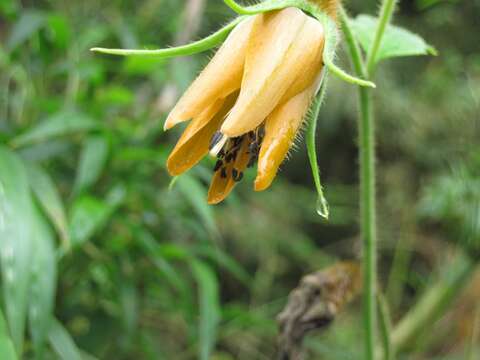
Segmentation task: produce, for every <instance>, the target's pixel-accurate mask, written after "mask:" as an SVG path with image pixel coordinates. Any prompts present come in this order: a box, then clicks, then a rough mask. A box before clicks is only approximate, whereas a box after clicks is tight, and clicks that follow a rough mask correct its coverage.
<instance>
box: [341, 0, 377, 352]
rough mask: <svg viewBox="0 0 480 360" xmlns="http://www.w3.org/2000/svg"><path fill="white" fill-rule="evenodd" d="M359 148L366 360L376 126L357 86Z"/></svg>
mask: <svg viewBox="0 0 480 360" xmlns="http://www.w3.org/2000/svg"><path fill="white" fill-rule="evenodd" d="M340 19H341V23H342V27H343V31H344V34H345V40H346V43H347V46H348V50H349V52H350V57H351V59H352V63H353V67H354V70H355V72H356V73H357V75H358V76H362V77H366V76H365V75H368V73H366V71H365V65H364V62H363V60H362V55H361V53H360V48H359V46H358V43H357V41H356V39H355V37H354V36H353V33H352V31H351V27H350V25H349V21H348V17H347V15H346V14H345V11H344V10H343V9H340ZM358 90H359V108H360V117H359V123H358V128H359V147H360V150H359V151H360V216H361V221H360V231H361V235H362V241H363V284H364V285H363V286H364V289H363V318H364V320H363V321H364V329H365V359H367V360H373V359H374V357H375V324H376V299H375V294H376V288H375V287H376V281H377V280H376V273H377V269H376V267H377V266H376V251H377V249H376V228H375V225H376V223H375V217H376V214H375V209H376V208H375V123H374V120H373V113H372V105H371V104H372V101H371V90H370V89H368V88H365V87H359V88H358Z"/></svg>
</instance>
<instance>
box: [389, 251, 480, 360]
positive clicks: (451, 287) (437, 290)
mask: <svg viewBox="0 0 480 360" xmlns="http://www.w3.org/2000/svg"><path fill="white" fill-rule="evenodd" d="M475 265H476V263H475V262H474V261H473V260H472V259H470V258H467V257H464V256H462V257H460V258H459V259H457V260H456V262H455V264H454V265H453V266H449V267H448V273H447V274H446V275H445V278H444V279H441V280H440V281H438V282H437V283H436V284H435V285H434V286H433V287H432V288H430V289H429V290H428V291H427V292H426V293H425V294H424V295H423V296H422V298H421V299H420V300H419V301H418V302H417V304H416V305H415V306H414V307H413V308H412V309H411V310H410V311H409V312H408V314H407V315H405V317H404V318H403V319H402V320H401V321H400V323H399V324H398V325H397V326H396V327H395V328H394V330H393V331H392V344H393V348H394V350H395V351H397V352H398V351H401V350H403V349H405V347H406V346H407V345H408V344H409V342H410V341H411V340H412V339H413V338H414V337H415V336H417V335H418V334H419V333H420V332H421V330H422V329H425V328H426V327H427V326H431V324H432V323H433V322H435V321H436V320H437V319H438V318H439V317H440V316H441V315H442V314H443V313H444V311H445V309H446V308H447V307H448V306H449V305H450V304H451V303H452V301H453V300H454V299H455V297H456V295H458V293H459V291H460V290H461V289H462V288H463V287H464V286H465V285H466V284H467V282H468V281H469V280H470V279H471V275H472V274H473V272H474V271H475V269H476V266H475Z"/></svg>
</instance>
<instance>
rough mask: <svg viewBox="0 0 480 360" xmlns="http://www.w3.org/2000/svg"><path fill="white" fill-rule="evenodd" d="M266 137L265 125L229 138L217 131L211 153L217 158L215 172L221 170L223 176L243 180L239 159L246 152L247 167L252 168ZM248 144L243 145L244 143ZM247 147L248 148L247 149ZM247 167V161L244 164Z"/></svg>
mask: <svg viewBox="0 0 480 360" xmlns="http://www.w3.org/2000/svg"><path fill="white" fill-rule="evenodd" d="M264 137H265V127H264V126H263V124H262V125H260V126H259V127H257V128H256V129H255V130H254V131H250V132H248V133H246V134H245V135H242V136H238V137H233V138H229V137H228V136H226V135H224V134H222V133H221V132H220V131H217V132H215V134H213V136H212V138H211V140H210V147H209V150H210V155H212V156H214V157H216V158H217V162H216V163H215V167H214V168H213V171H214V172H217V171H220V176H221V177H222V178H224V179H225V178H227V177H230V176H231V177H232V179H233V180H234V181H235V182H238V181H240V180H242V178H243V170H244V169H242V168H241V166H236V165H237V163H238V161H237V159H238V158H239V157H240V156H242V155H243V154H241V152H245V154H246V156H248V162H247V164H246V167H247V168H251V167H253V166H254V165H255V163H256V162H257V161H258V155H259V153H260V147H261V145H262V141H263V138H264ZM245 142H246V144H247V145H248V146H246V147H245V146H242V145H243V144H244V143H245ZM245 149H246V150H245ZM243 167H245V163H244V165H243Z"/></svg>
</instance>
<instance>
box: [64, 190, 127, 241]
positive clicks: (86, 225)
mask: <svg viewBox="0 0 480 360" xmlns="http://www.w3.org/2000/svg"><path fill="white" fill-rule="evenodd" d="M124 196H125V193H124V190H123V188H121V187H118V186H117V187H114V188H113V189H112V190H111V191H110V192H109V193H108V194H107V196H106V198H105V200H100V199H98V198H95V197H92V196H87V195H85V196H82V197H80V198H78V199H76V200H75V202H74V203H73V205H72V209H71V211H70V217H69V228H70V238H71V240H72V245H74V246H80V245H82V244H83V243H84V242H85V241H87V240H89V239H90V237H92V236H93V235H94V234H95V232H97V231H98V230H100V229H101V228H102V227H103V226H104V225H105V224H106V222H107V221H108V220H109V219H110V217H111V216H112V214H113V213H114V211H115V210H116V209H117V207H118V206H119V205H120V203H121V202H122V201H123V198H124Z"/></svg>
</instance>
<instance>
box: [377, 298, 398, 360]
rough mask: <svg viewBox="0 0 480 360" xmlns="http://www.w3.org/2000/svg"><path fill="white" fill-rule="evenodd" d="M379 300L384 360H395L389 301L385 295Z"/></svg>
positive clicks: (379, 319)
mask: <svg viewBox="0 0 480 360" xmlns="http://www.w3.org/2000/svg"><path fill="white" fill-rule="evenodd" d="M377 300H378V315H379V317H378V321H379V324H380V335H381V339H382V346H383V359H384V360H393V359H394V357H395V354H394V352H393V346H392V335H391V333H392V319H391V316H390V310H389V307H388V303H387V300H386V299H385V297H384V296H383V294H380V293H379V294H378V295H377Z"/></svg>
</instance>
